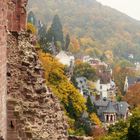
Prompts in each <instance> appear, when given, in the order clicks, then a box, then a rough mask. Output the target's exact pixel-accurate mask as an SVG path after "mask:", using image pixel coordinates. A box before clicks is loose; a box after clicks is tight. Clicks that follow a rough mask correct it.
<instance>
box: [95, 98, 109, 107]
mask: <svg viewBox="0 0 140 140" xmlns="http://www.w3.org/2000/svg"><path fill="white" fill-rule="evenodd" d="M108 102H109V101H108V100H103V99H99V100H97V101H95V106H104V107H106V106H107V105H108Z"/></svg>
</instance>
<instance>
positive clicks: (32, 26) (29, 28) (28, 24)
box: [27, 23, 37, 34]
mask: <svg viewBox="0 0 140 140" xmlns="http://www.w3.org/2000/svg"><path fill="white" fill-rule="evenodd" d="M27 31H29V32H31V33H32V34H36V33H37V30H36V28H35V26H34V25H33V24H31V23H27Z"/></svg>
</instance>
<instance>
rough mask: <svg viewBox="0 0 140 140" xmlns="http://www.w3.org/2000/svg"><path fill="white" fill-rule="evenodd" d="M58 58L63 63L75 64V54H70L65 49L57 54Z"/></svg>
mask: <svg viewBox="0 0 140 140" xmlns="http://www.w3.org/2000/svg"><path fill="white" fill-rule="evenodd" d="M56 58H57V59H58V61H59V62H60V63H62V64H63V65H67V66H70V65H71V64H72V63H73V64H74V61H75V58H74V56H72V55H70V54H68V53H67V52H65V51H60V52H59V53H58V54H57V55H56Z"/></svg>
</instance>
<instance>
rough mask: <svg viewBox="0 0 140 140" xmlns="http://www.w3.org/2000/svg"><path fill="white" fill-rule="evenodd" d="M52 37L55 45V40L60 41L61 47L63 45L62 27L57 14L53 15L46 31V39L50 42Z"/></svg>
mask: <svg viewBox="0 0 140 140" xmlns="http://www.w3.org/2000/svg"><path fill="white" fill-rule="evenodd" d="M52 38H54V41H55V45H56V46H57V42H60V43H61V47H62V48H63V47H64V36H63V29H62V24H61V21H60V18H59V16H58V15H55V16H54V18H53V22H52V25H51V27H50V28H49V30H48V32H47V40H48V41H49V42H51V41H52Z"/></svg>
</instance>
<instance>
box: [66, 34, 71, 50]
mask: <svg viewBox="0 0 140 140" xmlns="http://www.w3.org/2000/svg"><path fill="white" fill-rule="evenodd" d="M69 44H70V35H69V34H67V35H66V43H65V50H66V51H67V50H68V48H69Z"/></svg>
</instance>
